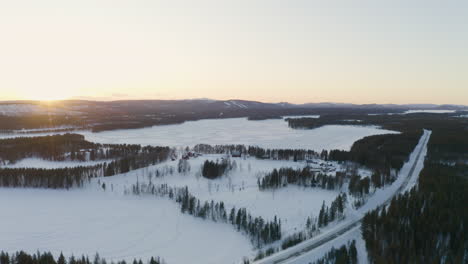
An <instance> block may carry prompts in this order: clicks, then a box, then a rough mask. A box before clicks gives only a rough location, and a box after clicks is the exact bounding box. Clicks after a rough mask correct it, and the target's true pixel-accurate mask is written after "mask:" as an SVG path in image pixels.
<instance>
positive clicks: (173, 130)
mask: <svg viewBox="0 0 468 264" xmlns="http://www.w3.org/2000/svg"><path fill="white" fill-rule="evenodd" d="M73 133H79V134H82V135H84V136H85V138H86V139H87V140H89V141H92V142H96V143H107V144H119V143H121V144H124V143H126V144H141V145H158V146H171V147H173V146H175V147H185V146H194V145H196V144H199V143H205V144H211V145H215V144H223V145H224V144H244V145H256V146H260V147H265V148H284V149H291V148H296V149H313V150H317V151H321V150H323V149H327V150H330V149H342V150H349V149H350V148H351V146H352V144H353V143H354V142H355V141H356V140H358V139H361V138H363V137H366V136H371V135H378V134H388V133H397V132H395V131H390V130H384V129H379V128H377V127H374V126H341V125H328V126H323V127H320V128H316V129H291V128H289V127H288V123H287V122H286V121H284V120H282V119H269V120H262V121H249V120H247V119H246V118H230V119H209V120H200V121H189V122H185V123H183V124H176V125H166V126H154V127H150V128H140V129H122V130H113V131H104V132H99V133H92V132H91V131H74V132H73ZM49 134H63V133H53V132H52V133H42V134H0V138H10V137H19V136H39V135H49Z"/></svg>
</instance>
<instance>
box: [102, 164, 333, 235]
mask: <svg viewBox="0 0 468 264" xmlns="http://www.w3.org/2000/svg"><path fill="white" fill-rule="evenodd" d="M221 157H222V155H206V156H201V157H198V158H194V159H190V160H189V164H190V167H191V171H190V172H189V173H186V174H183V173H180V174H179V173H177V162H178V161H169V162H165V163H162V164H159V165H156V166H151V167H148V168H143V169H139V170H135V171H131V172H128V173H125V174H121V175H117V176H114V177H105V178H99V179H93V181H94V182H97V181H99V182H101V183H103V182H104V183H106V186H113V190H114V192H121V193H123V192H124V190H125V189H130V187H131V185H132V184H136V183H137V181H138V182H139V183H140V184H141V183H148V182H149V177H148V176H147V175H149V174H150V172H154V171H155V170H156V169H159V170H160V171H162V170H163V169H164V168H169V167H173V168H174V170H175V173H174V174H173V175H166V176H164V177H160V178H155V177H153V178H152V183H154V184H162V183H165V184H168V185H169V186H172V187H185V186H187V187H188V189H189V192H190V193H192V194H193V195H195V196H196V197H197V198H199V199H200V200H201V201H211V200H214V201H215V202H216V201H223V202H224V203H225V204H226V207H227V208H228V209H230V208H232V207H236V208H240V207H245V208H247V210H248V211H250V212H251V213H253V214H254V216H262V217H263V218H265V219H269V220H271V219H273V218H274V217H275V215H276V216H277V217H279V218H281V220H282V224H283V226H282V227H283V230H284V231H285V234H288V233H291V232H294V231H295V230H299V229H301V228H304V227H305V222H306V219H307V217H308V216H312V215H313V216H315V217H317V216H318V212H319V210H320V207H321V206H322V202H323V201H325V203H326V204H330V203H331V201H333V200H334V199H335V198H336V196H337V195H338V194H339V192H338V191H329V190H322V189H319V188H304V187H298V186H294V185H289V186H288V187H286V188H281V189H278V190H275V191H272V190H265V191H259V189H258V186H257V178H258V177H261V176H263V175H264V174H265V173H268V172H271V171H272V170H273V169H274V168H277V169H279V168H281V167H292V168H303V167H305V166H306V164H305V163H304V162H293V161H272V160H257V159H255V158H248V159H246V160H244V159H242V158H232V160H233V161H235V162H236V164H237V169H234V170H232V171H230V172H229V174H228V175H227V176H223V177H221V178H219V179H215V180H209V179H206V178H204V177H201V176H200V169H201V167H202V163H203V162H204V161H205V160H216V159H220V158H221ZM335 165H336V164H335ZM336 166H338V165H336ZM94 186H96V188H99V187H98V186H99V185H98V184H95V185H94Z"/></svg>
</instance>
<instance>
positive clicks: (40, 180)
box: [0, 147, 171, 189]
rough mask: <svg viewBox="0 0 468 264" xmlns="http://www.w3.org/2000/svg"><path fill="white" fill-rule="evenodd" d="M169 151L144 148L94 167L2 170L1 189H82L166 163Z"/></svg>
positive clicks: (0, 173) (160, 148) (162, 148)
mask: <svg viewBox="0 0 468 264" xmlns="http://www.w3.org/2000/svg"><path fill="white" fill-rule="evenodd" d="M170 151H171V150H170V149H169V148H168V147H144V148H141V149H140V152H138V153H137V154H134V155H128V156H126V157H123V158H120V159H117V160H114V161H111V162H104V163H101V164H98V165H92V166H79V167H68V168H57V169H42V168H0V187H28V188H53V189H64V188H65V189H68V188H72V187H82V186H83V185H84V184H85V183H86V182H87V181H89V179H91V178H95V177H106V176H113V175H116V174H120V173H125V172H128V171H131V170H135V169H139V168H143V167H147V166H149V165H154V164H157V163H159V162H162V161H165V160H166V159H167V158H168V157H169V155H170Z"/></svg>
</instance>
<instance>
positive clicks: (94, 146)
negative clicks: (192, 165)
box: [0, 133, 161, 164]
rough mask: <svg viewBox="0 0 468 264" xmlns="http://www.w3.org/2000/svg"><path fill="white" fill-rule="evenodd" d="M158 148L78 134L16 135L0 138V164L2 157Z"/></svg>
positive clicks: (102, 154) (104, 155)
mask: <svg viewBox="0 0 468 264" xmlns="http://www.w3.org/2000/svg"><path fill="white" fill-rule="evenodd" d="M160 151H161V147H152V146H144V147H142V146H141V145H129V144H120V145H119V144H98V143H92V142H89V141H86V140H85V138H84V136H83V135H79V134H68V133H67V134H64V135H51V136H41V137H17V138H7V139H0V164H2V160H3V163H5V162H7V161H8V162H9V163H15V162H16V161H18V160H21V159H24V158H33V157H34V158H41V159H45V160H54V161H64V160H71V161H87V160H93V161H94V160H106V159H118V158H124V157H130V156H136V155H154V154H155V153H159V152H160Z"/></svg>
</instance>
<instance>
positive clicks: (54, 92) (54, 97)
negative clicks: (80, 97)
mask: <svg viewBox="0 0 468 264" xmlns="http://www.w3.org/2000/svg"><path fill="white" fill-rule="evenodd" d="M70 97H72V94H71V93H70V92H69V91H67V90H66V89H64V90H59V89H38V90H37V91H31V92H30V93H28V95H27V96H25V98H27V99H28V100H35V101H44V102H50V101H60V100H66V99H69V98H70Z"/></svg>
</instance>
